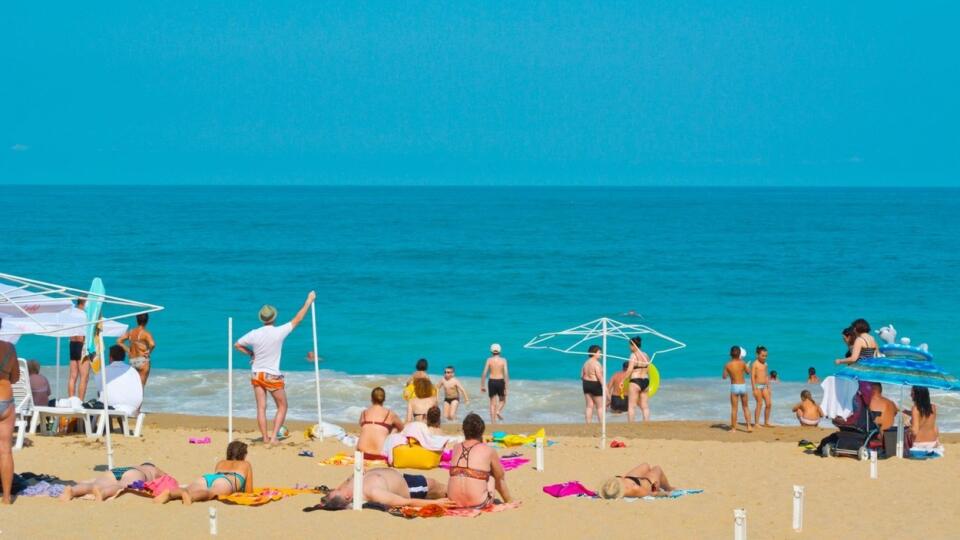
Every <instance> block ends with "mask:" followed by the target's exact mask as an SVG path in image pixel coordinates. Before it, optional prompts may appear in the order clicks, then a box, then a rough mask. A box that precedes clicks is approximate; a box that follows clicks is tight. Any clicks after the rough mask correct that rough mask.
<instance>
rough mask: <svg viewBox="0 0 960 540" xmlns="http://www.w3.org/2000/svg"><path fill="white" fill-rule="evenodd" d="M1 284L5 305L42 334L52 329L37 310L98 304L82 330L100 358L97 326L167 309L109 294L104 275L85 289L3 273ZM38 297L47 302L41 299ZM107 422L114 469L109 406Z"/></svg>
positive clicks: (104, 394)
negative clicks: (82, 300)
mask: <svg viewBox="0 0 960 540" xmlns="http://www.w3.org/2000/svg"><path fill="white" fill-rule="evenodd" d="M0 286H6V288H5V289H4V291H7V292H5V293H3V294H0V298H2V299H3V301H4V302H5V304H3V305H4V306H6V307H8V308H11V309H12V310H13V311H15V312H17V313H21V314H23V315H24V316H25V317H27V318H29V319H31V320H33V322H34V323H36V324H37V327H36V328H35V329H36V330H38V331H35V332H32V333H34V334H41V335H42V334H45V333H49V332H51V331H52V329H51V328H50V327H47V326H44V325H43V324H42V323H41V322H39V321H38V320H37V318H36V315H35V314H36V313H38V312H41V311H43V310H47V311H63V310H65V309H67V308H69V307H70V306H71V305H73V303H74V302H75V301H76V300H77V299H79V298H85V299H87V306H88V307H89V306H90V305H93V306H95V309H94V310H90V309H88V310H87V311H86V312H85V313H84V312H82V313H84V318H85V322H84V323H83V325H82V326H81V327H80V328H79V329H80V330H81V333H82V334H86V335H88V339H87V347H88V348H93V349H95V351H94V352H95V353H96V354H97V355H98V356H99V357H100V358H103V357H104V356H105V354H104V351H105V346H104V343H103V333H102V332H98V333H97V334H96V339H91V338H90V337H92V335H93V333H92V332H91V329H92V328H93V327H97V326H99V327H100V328H106V327H107V325H108V323H111V322H115V321H117V320H120V319H128V318H131V317H135V316H137V315H140V314H142V313H152V312H155V311H160V310H162V309H163V307H161V306H157V305H154V304H146V303H143V302H137V301H135V300H128V299H126V298H120V297H118V296H109V295H107V294H106V292H105V290H104V288H103V282H102V281H101V280H100V278H94V280H93V283H92V284H91V286H90V288H89V289H86V290H84V289H77V288H73V287H67V286H64V285H57V284H54V283H48V282H44V281H38V280H35V279H31V278H25V277H21V276H14V275H12V274H4V273H0ZM13 290H16V291H17V292H12V291H13ZM38 299H41V300H43V301H42V302H38ZM54 305H56V306H59V309H56V310H50V309H47V308H49V307H50V306H54ZM30 306H40V307H37V308H36V310H35V311H33V312H32V313H31V311H30V310H31V309H33V308H30ZM28 308H29V309H28ZM108 311H109V312H110V313H109V314H108V313H107V312H108ZM100 377H101V379H100V380H101V389H102V390H101V392H102V395H101V397H102V399H101V401H103V402H104V404H107V403H109V398H108V396H107V384H106V382H107V381H106V369H101V370H100ZM103 422H104V425H106V426H108V428H107V430H106V433H105V435H106V436H105V437H104V441H105V443H106V444H105V446H106V450H107V467H110V468H112V467H113V446H112V443H111V437H110V429H109V425H110V424H109V422H108V421H107V410H106V405H105V408H104V410H103Z"/></svg>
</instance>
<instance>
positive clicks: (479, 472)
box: [447, 413, 511, 508]
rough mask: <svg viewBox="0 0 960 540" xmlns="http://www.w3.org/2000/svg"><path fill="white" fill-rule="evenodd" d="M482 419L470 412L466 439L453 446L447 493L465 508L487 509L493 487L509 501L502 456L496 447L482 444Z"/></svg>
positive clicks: (466, 423)
mask: <svg viewBox="0 0 960 540" xmlns="http://www.w3.org/2000/svg"><path fill="white" fill-rule="evenodd" d="M485 429H486V425H484V423H483V418H480V416H479V415H477V414H475V413H470V414H468V415H467V417H466V418H464V419H463V436H464V441H463V442H462V443H459V444H457V445H456V446H454V447H453V449H452V451H451V455H452V456H453V459H452V460H451V461H450V483H449V484H448V486H447V496H448V497H450V499H452V500H453V501H455V502H456V503H457V506H460V507H463V508H484V507H486V506H488V505H490V504H493V502H494V499H493V494H492V493H491V492H492V489H491V488H495V489H496V491H497V492H499V493H500V496H501V497H502V498H503V502H510V501H511V497H510V490H509V489H508V488H507V479H506V477H505V476H504V471H503V466H502V465H501V464H500V456H498V455H497V452H496V450H494V449H493V448H490V447H489V446H487V445H485V444H483V431H484V430H485Z"/></svg>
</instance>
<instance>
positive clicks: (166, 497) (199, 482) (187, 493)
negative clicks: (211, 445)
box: [153, 441, 253, 504]
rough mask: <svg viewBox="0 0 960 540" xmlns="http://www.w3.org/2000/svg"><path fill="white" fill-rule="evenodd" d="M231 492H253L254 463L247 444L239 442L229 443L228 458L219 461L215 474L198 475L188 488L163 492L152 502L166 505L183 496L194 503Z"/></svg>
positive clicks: (184, 501)
mask: <svg viewBox="0 0 960 540" xmlns="http://www.w3.org/2000/svg"><path fill="white" fill-rule="evenodd" d="M231 493H253V466H252V465H250V463H249V462H248V461H247V445H246V444H245V443H242V442H240V441H233V442H232V443H230V444H228V445H227V459H224V460H221V461H220V462H219V463H217V465H216V467H214V468H213V472H212V473H210V474H205V475H203V476H201V477H200V478H197V479H196V480H194V481H193V482H192V483H191V484H190V485H188V486H187V487H186V489H181V488H179V487H178V488H175V489H172V490H170V491H164V492H162V493H160V494H158V495H157V496H156V497H154V498H153V501H154V502H157V503H160V504H163V503H166V502H167V501H172V500H174V499H180V500H181V501H182V502H183V504H191V503H194V502H200V501H209V500H211V499H215V498H217V497H219V496H221V495H230V494H231Z"/></svg>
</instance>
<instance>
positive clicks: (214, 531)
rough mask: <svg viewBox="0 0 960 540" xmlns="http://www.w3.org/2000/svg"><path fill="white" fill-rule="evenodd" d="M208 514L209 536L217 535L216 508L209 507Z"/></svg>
mask: <svg viewBox="0 0 960 540" xmlns="http://www.w3.org/2000/svg"><path fill="white" fill-rule="evenodd" d="M208 514H209V515H210V536H216V535H217V509H216V508H215V507H213V506H211V507H210V510H209V511H208Z"/></svg>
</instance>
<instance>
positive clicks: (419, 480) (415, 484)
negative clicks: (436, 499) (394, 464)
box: [403, 474, 430, 499]
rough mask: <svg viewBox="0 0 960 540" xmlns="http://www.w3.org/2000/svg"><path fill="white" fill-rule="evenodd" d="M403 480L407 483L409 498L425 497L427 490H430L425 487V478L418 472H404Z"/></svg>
mask: <svg viewBox="0 0 960 540" xmlns="http://www.w3.org/2000/svg"><path fill="white" fill-rule="evenodd" d="M403 481H404V482H406V483H407V489H409V490H410V498H411V499H426V498H427V492H428V491H430V490H429V488H428V487H427V479H426V478H425V477H423V476H421V475H419V474H404V475H403Z"/></svg>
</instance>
